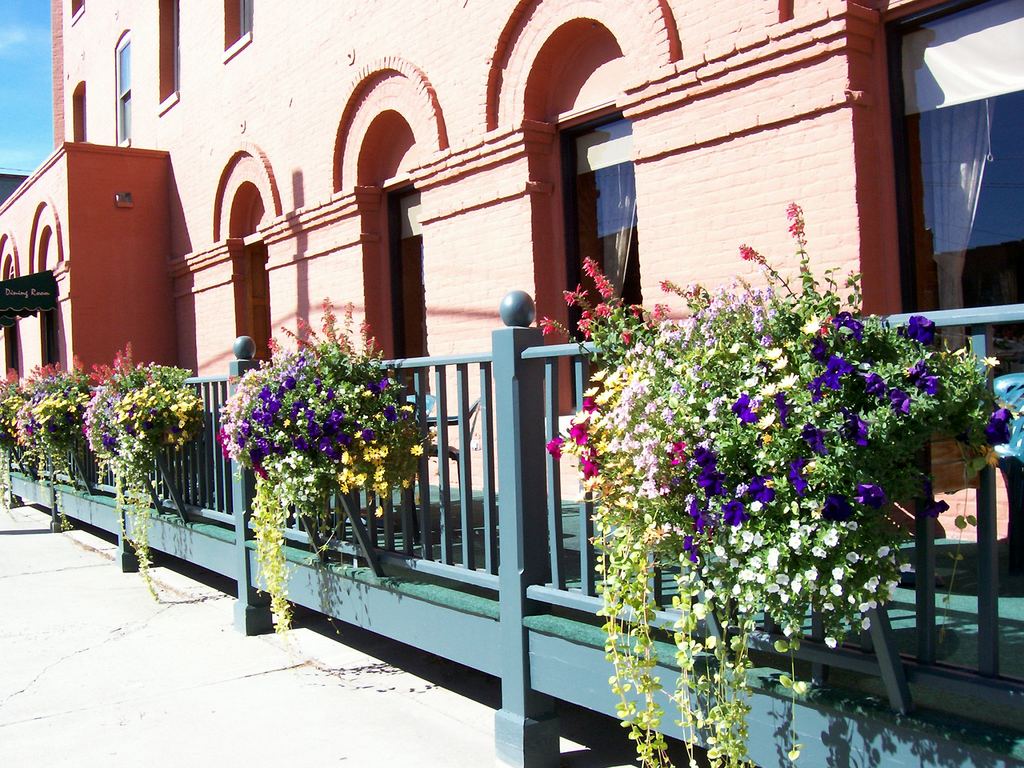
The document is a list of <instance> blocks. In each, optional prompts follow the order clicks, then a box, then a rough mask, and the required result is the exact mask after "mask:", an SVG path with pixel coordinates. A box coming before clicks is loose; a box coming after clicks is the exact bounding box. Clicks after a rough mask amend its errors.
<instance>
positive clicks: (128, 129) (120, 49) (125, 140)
mask: <svg viewBox="0 0 1024 768" xmlns="http://www.w3.org/2000/svg"><path fill="white" fill-rule="evenodd" d="M131 46H132V39H131V35H130V34H129V33H127V32H126V33H125V34H124V35H122V36H121V39H120V40H119V41H118V43H117V47H116V49H115V51H114V95H115V103H116V110H117V120H116V125H117V134H116V138H117V145H118V146H120V147H123V146H130V145H131V142H132V83H131V80H132V71H131V70H132V49H131ZM125 51H127V64H128V66H127V69H128V87H127V88H126V89H123V88H122V85H123V83H122V70H123V68H124V66H123V62H122V56H123V55H125Z"/></svg>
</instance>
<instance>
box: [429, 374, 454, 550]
mask: <svg viewBox="0 0 1024 768" xmlns="http://www.w3.org/2000/svg"><path fill="white" fill-rule="evenodd" d="M434 384H435V390H436V394H435V395H434V397H435V400H434V408H435V410H434V415H435V421H436V423H437V492H438V515H439V518H440V523H441V562H442V563H446V564H448V565H451V564H452V562H453V558H452V553H453V549H454V538H455V536H454V533H455V532H454V531H453V530H452V514H451V511H452V488H451V477H450V475H449V468H448V387H447V384H448V382H447V376H446V368H445V366H443V365H436V366H434Z"/></svg>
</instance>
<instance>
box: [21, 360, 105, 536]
mask: <svg viewBox="0 0 1024 768" xmlns="http://www.w3.org/2000/svg"><path fill="white" fill-rule="evenodd" d="M22 390H23V393H24V402H23V403H22V405H21V407H20V408H19V409H18V415H17V434H18V443H19V444H20V445H21V446H22V448H23V449H24V450H25V452H26V454H27V455H28V456H30V457H31V458H33V459H34V460H35V462H36V466H37V468H38V472H39V476H40V477H42V476H43V475H44V473H45V472H46V470H47V467H49V473H50V476H49V480H50V484H51V485H53V484H54V481H55V479H56V477H57V475H59V474H63V475H65V476H68V477H71V476H72V475H71V461H70V459H71V455H72V452H73V451H74V450H76V443H77V442H78V437H79V434H80V433H79V430H80V429H81V423H82V413H83V411H84V410H85V404H86V403H87V402H88V401H89V379H88V377H87V376H86V375H85V373H84V372H83V371H82V370H81V368H79V366H78V364H77V361H76V362H75V364H74V365H73V366H72V367H71V370H68V371H64V370H61V369H60V368H58V367H57V366H55V365H48V366H43V367H41V368H35V369H34V370H33V371H32V373H31V374H29V377H28V379H27V380H26V381H25V383H24V385H23V387H22ZM55 499H56V506H57V512H58V514H59V515H60V519H61V527H62V528H65V529H66V528H68V527H70V524H69V523H68V520H67V518H66V517H65V516H64V513H63V510H62V495H61V493H60V491H59V490H58V491H57V492H56V493H55Z"/></svg>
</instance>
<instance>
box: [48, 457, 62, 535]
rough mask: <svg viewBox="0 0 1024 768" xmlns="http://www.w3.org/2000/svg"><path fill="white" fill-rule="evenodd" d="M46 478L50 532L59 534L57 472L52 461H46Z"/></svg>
mask: <svg viewBox="0 0 1024 768" xmlns="http://www.w3.org/2000/svg"><path fill="white" fill-rule="evenodd" d="M46 476H47V477H48V478H49V480H50V532H51V533H60V532H61V524H60V510H58V509H57V471H56V470H55V469H54V468H53V461H51V460H50V459H47V460H46Z"/></svg>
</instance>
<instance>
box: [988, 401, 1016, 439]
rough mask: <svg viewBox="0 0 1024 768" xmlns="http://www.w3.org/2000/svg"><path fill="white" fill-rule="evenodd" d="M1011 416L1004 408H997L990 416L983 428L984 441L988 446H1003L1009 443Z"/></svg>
mask: <svg viewBox="0 0 1024 768" xmlns="http://www.w3.org/2000/svg"><path fill="white" fill-rule="evenodd" d="M1012 417H1013V414H1011V413H1010V411H1009V410H1008V409H1006V408H999V409H997V410H996V411H995V413H993V414H992V416H991V417H990V418H989V420H988V425H987V426H986V427H985V439H986V440H988V442H989V445H1004V444H1006V443H1008V442H1010V420H1011V419H1012Z"/></svg>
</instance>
